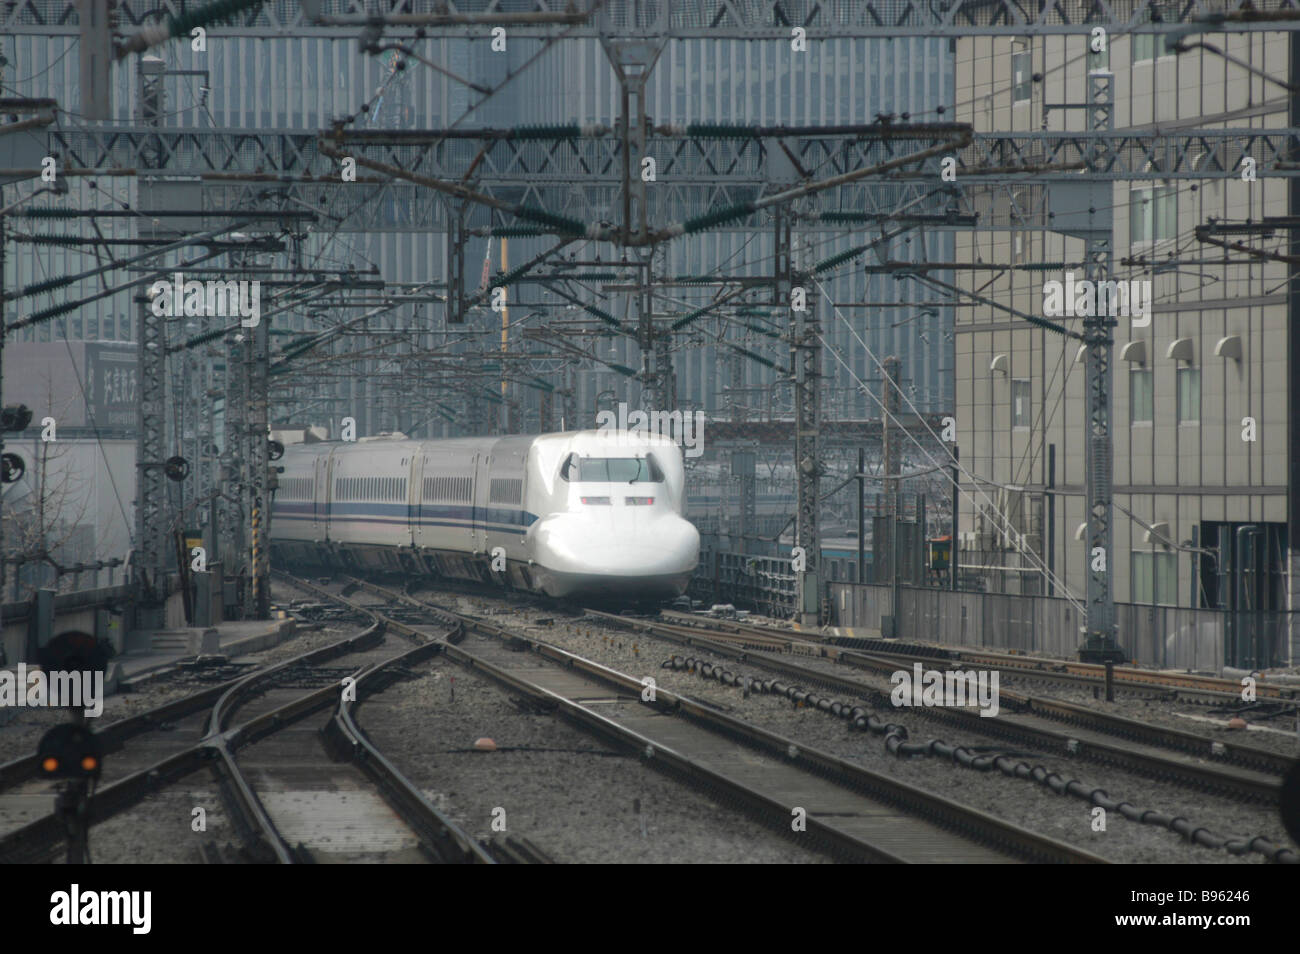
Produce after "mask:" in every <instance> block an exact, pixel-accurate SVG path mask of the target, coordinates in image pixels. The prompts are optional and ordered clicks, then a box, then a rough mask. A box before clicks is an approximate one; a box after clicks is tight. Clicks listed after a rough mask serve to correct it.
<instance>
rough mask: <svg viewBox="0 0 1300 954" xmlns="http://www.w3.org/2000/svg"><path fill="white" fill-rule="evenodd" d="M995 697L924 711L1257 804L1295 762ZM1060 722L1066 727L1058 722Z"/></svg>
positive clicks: (809, 680) (765, 663) (708, 641)
mask: <svg viewBox="0 0 1300 954" xmlns="http://www.w3.org/2000/svg"><path fill="white" fill-rule="evenodd" d="M587 615H588V616H589V617H592V618H594V619H597V620H599V621H601V622H602V623H605V624H607V625H610V626H615V627H618V628H621V629H626V630H631V631H635V632H641V633H646V634H648V635H653V636H658V637H660V638H662V639H664V640H666V641H668V642H671V643H675V644H676V645H680V646H685V647H693V648H699V649H707V650H708V651H709V652H711V653H713V654H716V655H719V656H723V657H725V658H728V659H733V660H738V661H743V662H745V663H747V664H750V665H753V666H755V667H757V668H759V669H763V670H767V671H769V672H775V673H779V674H781V675H783V676H788V677H790V678H793V679H795V680H798V682H799V683H800V684H803V685H808V686H816V687H819V688H822V689H827V690H831V691H838V692H844V693H847V694H850V695H852V696H855V697H866V698H872V699H874V700H875V701H876V702H877V703H878V704H880V705H881V706H882V707H889V706H890V702H889V699H888V695H887V693H882V692H881V691H880V690H878V689H876V688H874V687H872V686H870V685H867V684H866V683H863V682H862V681H861V680H858V679H852V678H849V677H847V676H841V675H836V674H834V673H827V672H824V671H822V670H820V669H814V668H812V667H810V666H807V665H801V664H800V663H798V662H795V661H792V660H790V659H788V658H786V657H783V656H774V655H771V653H770V651H757V652H755V651H753V650H747V649H745V648H743V647H740V646H737V645H735V644H734V643H732V642H730V641H727V640H716V639H714V638H713V637H712V634H707V635H704V634H702V632H701V629H700V628H697V627H683V626H675V625H671V624H664V623H659V622H658V621H655V620H646V619H640V618H635V617H625V616H617V615H614V614H611V613H605V612H601V611H598V610H588V611H587ZM705 632H707V631H705ZM825 658H826V659H827V660H828V661H832V662H838V663H843V664H848V665H852V666H854V667H855V668H860V669H863V670H865V671H869V672H872V673H874V674H876V675H880V676H885V677H888V676H889V675H891V674H892V673H893V672H895V671H897V669H898V668H899V662H898V660H897V659H896V658H889V657H882V656H875V655H868V654H863V653H854V654H852V655H850V656H848V657H847V658H846V656H845V655H844V654H842V653H828V654H827V656H826V657H825ZM999 698H1000V703H1001V708H1002V710H1003V711H1001V712H999V713H998V715H996V716H992V717H981V716H980V715H979V714H978V713H977V712H973V711H971V710H966V709H958V708H949V709H945V708H930V709H927V710H926V714H927V715H928V716H931V717H934V718H937V719H940V720H942V721H945V722H947V723H949V724H952V725H956V726H959V727H960V728H962V729H963V730H967V731H972V732H977V733H980V734H983V735H989V736H991V737H995V738H1002V739H1007V740H1012V741H1015V742H1017V743H1021V744H1026V745H1033V746H1037V747H1040V748H1042V749H1043V750H1045V751H1048V752H1053V751H1054V752H1059V753H1062V754H1067V753H1068V754H1070V755H1073V756H1077V757H1082V758H1087V759H1090V760H1092V761H1097V762H1100V763H1103V764H1109V765H1116V766H1119V767H1122V768H1126V769H1130V770H1133V771H1137V772H1139V773H1141V774H1145V775H1147V776H1149V777H1152V778H1158V779H1164V780H1168V781H1174V782H1177V783H1179V784H1182V785H1186V786H1190V787H1192V788H1196V789H1198V790H1202V791H1210V792H1217V793H1220V794H1228V795H1233V796H1236V797H1240V798H1246V799H1250V800H1253V801H1258V802H1260V803H1263V804H1271V805H1275V804H1277V803H1278V799H1279V795H1280V791H1281V776H1282V775H1284V774H1285V773H1286V771H1287V770H1288V769H1289V768H1290V767H1291V766H1292V765H1293V764H1294V759H1291V758H1288V757H1286V756H1283V755H1279V754H1277V753H1274V752H1270V751H1267V750H1264V749H1256V748H1252V747H1250V746H1245V745H1239V744H1236V743H1228V742H1221V741H1218V740H1215V739H1210V738H1208V737H1206V736H1200V735H1196V734H1195V733H1191V732H1186V731H1183V730H1180V729H1171V728H1165V727H1161V726H1158V725H1151V724H1148V723H1143V722H1138V721H1136V720H1133V719H1126V718H1123V717H1121V716H1115V715H1111V714H1109V713H1105V712H1099V711H1097V710H1095V709H1090V708H1088V707H1086V706H1081V705H1076V704H1074V703H1069V702H1062V701H1059V700H1054V699H1043V698H1040V697H1036V696H1028V695H1023V694H1020V693H1016V692H1011V691H1009V690H1006V689H1000V691H999ZM1063 723H1064V724H1065V725H1067V726H1068V728H1062V727H1061V726H1062V724H1063ZM1206 760H1213V761H1206Z"/></svg>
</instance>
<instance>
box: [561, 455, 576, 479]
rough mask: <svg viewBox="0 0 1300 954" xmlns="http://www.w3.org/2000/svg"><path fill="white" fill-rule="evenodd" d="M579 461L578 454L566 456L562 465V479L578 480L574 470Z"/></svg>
mask: <svg viewBox="0 0 1300 954" xmlns="http://www.w3.org/2000/svg"><path fill="white" fill-rule="evenodd" d="M577 462H578V455H577V454H570V455H569V456H568V457H566V458H564V463H563V464H561V465H560V480H577V479H578V475H577V474H576V473H574V472H573V465H574V464H576V463H577Z"/></svg>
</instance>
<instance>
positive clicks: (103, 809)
mask: <svg viewBox="0 0 1300 954" xmlns="http://www.w3.org/2000/svg"><path fill="white" fill-rule="evenodd" d="M429 624H430V625H429V626H428V627H426V628H425V630H424V631H423V632H422V631H420V630H411V631H409V632H408V634H407V635H408V636H410V637H411V638H412V639H413V640H415V644H414V645H412V646H411V647H409V648H407V649H404V650H403V651H401V652H398V653H394V652H393V651H392V649H391V647H386V646H385V645H384V643H385V635H384V626H383V625H382V623H380V622H379V621H378V620H376V621H375V622H374V623H372V624H371V625H370V626H369V627H368V628H367V629H366V630H365V631H363V632H362V633H360V634H358V635H357V636H353V637H350V638H348V639H344V640H340V641H338V642H336V643H333V644H331V645H329V646H326V647H323V648H320V649H316V650H312V651H310V652H307V653H303V654H301V655H299V656H295V657H293V658H291V659H288V660H285V661H283V662H281V663H279V664H277V665H274V666H270V667H268V668H266V669H261V670H258V671H256V672H253V673H251V674H249V675H247V676H244V677H242V678H239V679H235V680H231V681H228V682H226V683H224V684H221V685H218V686H215V687H213V688H211V689H208V690H204V691H201V692H199V693H195V694H193V695H191V696H187V697H185V698H183V699H180V700H176V701H174V702H171V703H167V704H165V705H163V706H159V707H157V708H155V709H153V710H150V711H149V712H145V713H141V714H140V715H138V716H134V717H132V718H130V719H125V720H121V721H119V722H116V723H112V724H110V725H109V726H107V727H105V729H103V730H101V732H100V734H101V735H102V737H103V738H104V740H105V741H106V742H107V743H108V746H107V747H109V748H110V749H111V750H112V751H115V752H116V753H118V754H117V757H115V758H112V759H106V763H107V765H108V766H111V774H107V775H106V776H105V777H104V778H102V779H101V780H100V786H99V787H98V788H97V790H96V791H94V792H93V794H92V795H91V796H90V798H89V800H88V806H87V815H88V819H89V823H90V824H91V825H94V824H98V823H101V822H104V821H106V820H108V819H109V818H112V817H114V816H115V815H118V814H119V813H121V812H123V811H126V810H127V809H130V808H132V807H133V806H135V805H137V804H139V803H140V802H141V801H142V800H143V799H144V798H146V797H147V796H149V795H151V794H154V793H156V792H159V791H161V790H162V789H164V788H166V787H167V786H169V785H171V784H173V783H174V782H177V781H179V780H180V779H183V778H185V777H187V776H190V775H192V774H194V773H195V772H197V771H199V770H201V769H203V768H209V769H211V771H212V772H213V773H214V775H215V777H216V780H217V786H218V788H219V790H220V792H221V795H222V800H223V802H224V803H225V805H226V808H227V811H228V813H229V815H230V818H231V821H232V823H233V826H234V828H235V830H236V831H237V833H238V834H239V837H240V840H241V842H242V844H243V847H242V849H241V852H240V856H241V857H242V858H243V859H244V860H250V861H277V862H281V863H293V862H303V861H311V860H314V859H313V854H312V852H311V848H310V846H309V845H306V844H303V843H301V842H300V841H296V840H292V839H291V838H290V837H286V835H285V833H284V831H282V826H284V825H285V823H286V820H288V819H289V818H290V817H291V815H292V808H293V806H292V805H286V803H285V801H284V800H283V799H281V800H280V801H279V802H278V803H276V802H275V800H274V799H272V805H271V807H268V804H267V801H268V796H269V793H271V792H273V791H284V790H285V788H284V786H285V785H286V784H288V785H292V786H297V787H298V788H299V789H301V788H302V786H303V784H310V783H313V782H314V783H318V785H319V784H321V783H327V784H328V786H330V787H337V786H339V785H340V784H341V785H343V786H344V787H345V788H347V789H350V790H351V791H353V792H354V793H356V800H357V801H358V802H361V803H362V804H363V805H364V806H365V808H366V811H365V813H364V820H365V821H366V822H368V823H369V826H370V827H369V829H367V831H366V833H365V834H366V835H367V836H368V837H370V838H371V839H372V841H374V842H376V843H381V844H385V845H387V846H388V848H389V849H390V850H392V852H393V853H394V854H401V853H403V852H405V850H406V849H405V846H406V845H407V844H408V843H409V844H410V845H412V846H414V848H415V851H416V852H418V854H419V855H420V856H422V857H425V858H428V859H431V860H438V861H444V862H489V863H490V862H492V861H494V860H495V858H494V857H493V855H492V854H491V853H490V852H489V850H487V849H485V848H483V847H482V846H480V845H478V844H477V843H476V842H475V841H474V840H473V839H472V838H470V837H469V836H468V835H467V834H465V833H464V832H463V831H462V830H460V829H459V828H458V827H457V826H456V825H455V824H454V823H453V822H451V821H450V820H449V819H447V818H445V817H444V816H443V815H442V814H441V813H440V812H438V811H437V810H436V809H435V808H434V807H433V806H432V805H430V804H429V803H428V801H427V800H426V799H424V798H423V796H422V795H420V793H419V791H418V790H417V789H415V788H414V786H412V785H410V783H409V782H407V781H406V780H405V779H404V778H403V777H402V776H401V775H400V773H397V772H396V770H395V769H393V768H392V766H391V765H388V764H387V763H386V761H385V760H384V759H383V756H382V753H379V752H378V751H377V750H376V749H375V748H374V747H373V746H372V745H371V744H370V743H369V742H368V741H367V740H366V739H365V737H364V735H363V734H362V733H361V732H360V731H359V729H357V726H356V723H355V719H354V715H353V711H352V710H353V706H354V704H355V701H354V700H359V699H363V698H365V696H366V695H368V694H371V693H373V692H375V691H379V690H380V689H382V688H383V686H384V685H385V684H386V680H390V679H391V678H392V674H393V673H394V672H397V671H400V669H401V668H402V667H405V666H409V665H413V664H415V663H417V662H419V661H421V660H422V659H424V658H427V657H428V656H430V655H432V654H433V653H435V652H437V650H438V647H439V645H440V644H439V643H438V642H437V641H436V638H435V637H445V636H450V635H454V634H455V633H456V632H457V631H458V629H459V624H458V623H457V622H456V621H454V620H452V619H450V618H446V617H444V618H441V619H439V618H437V617H436V616H433V615H430V618H429ZM341 673H342V674H346V675H348V676H349V678H351V679H352V680H353V683H352V688H353V690H355V696H354V695H353V693H352V692H343V691H342V688H341V685H340V678H339V677H340V674H341ZM326 709H332V710H333V713H332V715H331V718H330V722H329V726H328V727H327V729H328V731H327V735H328V737H329V738H331V739H332V740H333V743H334V745H335V746H336V748H337V749H338V750H340V751H344V752H350V753H351V754H353V755H354V756H355V757H356V759H357V761H358V763H359V764H360V765H361V767H362V771H363V772H364V773H365V774H366V775H368V776H369V777H370V778H371V779H374V780H375V784H376V785H377V786H378V788H379V792H380V794H381V795H382V796H383V798H384V800H385V801H386V802H387V803H388V805H390V806H391V809H392V811H387V810H386V809H385V810H380V807H378V806H376V804H375V803H376V802H377V801H378V800H377V799H374V798H373V796H371V795H370V793H369V791H367V790H366V789H365V788H364V787H363V786H361V785H358V784H357V776H356V773H354V772H352V771H351V770H343V769H341V768H340V767H339V766H338V765H334V764H331V763H327V762H325V761H324V759H323V758H322V757H320V756H315V757H311V756H307V757H304V752H307V751H310V750H316V749H319V746H318V745H317V744H316V739H315V737H314V731H313V730H311V729H307V730H305V731H299V730H301V728H302V726H301V723H302V721H303V720H304V719H305V718H306V717H307V716H310V715H312V714H313V713H317V712H320V711H322V710H326ZM236 713H239V714H240V716H241V718H242V721H240V722H238V723H235V722H234V717H235V714H236ZM295 732H296V736H290V735H289V733H295ZM286 738H287V739H288V741H284V740H285V739H286ZM128 741H129V742H131V745H130V746H129V747H126V748H124V746H126V743H127V742H128ZM259 746H260V748H259ZM241 752H247V753H249V754H252V753H256V754H257V755H258V756H259V757H258V758H256V759H254V760H253V763H252V768H253V769H254V771H251V772H250V771H249V770H248V768H249V767H248V766H245V765H241V757H240V753H241ZM107 771H110V770H109V769H106V772H107ZM34 774H35V764H34V760H33V759H30V758H28V759H18V760H15V761H13V762H10V763H8V764H7V765H5V766H2V767H0V783H3V784H4V785H5V786H9V787H13V786H17V785H21V784H23V783H24V782H26V781H30V780H31V779H32V776H33V775H34ZM253 778H255V779H256V781H253V780H252V779H253ZM105 782H107V784H104V783H105ZM259 792H260V794H259ZM51 794H52V793H51ZM316 807H317V808H318V809H319V807H320V806H316ZM277 821H278V822H279V824H277ZM64 835H65V832H64V828H63V823H62V821H61V819H60V818H59V817H57V816H56V815H54V814H49V815H44V816H42V817H40V818H37V819H35V820H33V821H31V822H29V823H28V824H25V825H23V826H21V827H19V828H17V829H15V830H13V831H10V832H8V833H7V834H5V835H4V836H3V837H0V861H3V862H15V861H39V860H45V859H47V858H48V857H50V856H51V855H52V854H53V852H54V851H55V850H56V849H57V847H58V845H59V843H60V842H61V841H62V840H63V838H64ZM203 851H204V860H209V861H215V860H218V859H219V853H218V852H215V851H214V850H213V849H212V848H211V846H205V847H204V849H203ZM381 853H386V852H381ZM406 853H407V854H409V853H410V852H406Z"/></svg>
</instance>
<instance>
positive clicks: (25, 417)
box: [0, 404, 32, 431]
mask: <svg viewBox="0 0 1300 954" xmlns="http://www.w3.org/2000/svg"><path fill="white" fill-rule="evenodd" d="M31 422H32V409H31V408H29V407H28V406H27V405H26V404H9V405H6V406H5V407H4V408H3V409H0V430H2V431H25V430H27V425H28V424H30V423H31Z"/></svg>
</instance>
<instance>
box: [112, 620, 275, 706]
mask: <svg viewBox="0 0 1300 954" xmlns="http://www.w3.org/2000/svg"><path fill="white" fill-rule="evenodd" d="M295 626H296V622H295V621H294V620H292V619H259V620H239V621H230V622H225V623H219V624H217V625H216V626H209V627H207V628H203V627H188V628H182V629H166V630H137V631H135V632H133V633H131V634H129V635H128V636H127V639H126V645H127V650H126V652H124V653H121V654H120V655H117V656H114V657H113V661H112V662H111V663H110V664H109V674H108V675H109V678H108V679H107V680H106V686H105V688H106V689H107V691H108V692H109V693H113V692H117V691H119V689H120V685H121V684H122V683H129V684H131V685H133V686H138V685H140V684H141V683H144V682H148V681H149V680H150V679H156V678H157V677H159V676H161V675H164V674H166V673H168V672H170V671H171V670H172V669H173V668H175V666H176V664H177V663H178V662H182V661H184V660H192V659H194V658H195V657H196V656H215V655H220V656H226V657H230V658H233V657H235V656H240V655H244V654H246V653H255V652H259V651H261V650H263V649H269V648H271V647H272V646H276V645H279V644H280V643H282V642H284V640H286V639H288V638H289V637H290V636H291V635H293V633H294V631H295ZM114 670H116V678H114V675H115V672H114Z"/></svg>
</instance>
